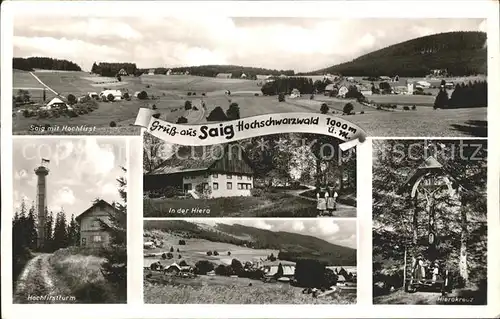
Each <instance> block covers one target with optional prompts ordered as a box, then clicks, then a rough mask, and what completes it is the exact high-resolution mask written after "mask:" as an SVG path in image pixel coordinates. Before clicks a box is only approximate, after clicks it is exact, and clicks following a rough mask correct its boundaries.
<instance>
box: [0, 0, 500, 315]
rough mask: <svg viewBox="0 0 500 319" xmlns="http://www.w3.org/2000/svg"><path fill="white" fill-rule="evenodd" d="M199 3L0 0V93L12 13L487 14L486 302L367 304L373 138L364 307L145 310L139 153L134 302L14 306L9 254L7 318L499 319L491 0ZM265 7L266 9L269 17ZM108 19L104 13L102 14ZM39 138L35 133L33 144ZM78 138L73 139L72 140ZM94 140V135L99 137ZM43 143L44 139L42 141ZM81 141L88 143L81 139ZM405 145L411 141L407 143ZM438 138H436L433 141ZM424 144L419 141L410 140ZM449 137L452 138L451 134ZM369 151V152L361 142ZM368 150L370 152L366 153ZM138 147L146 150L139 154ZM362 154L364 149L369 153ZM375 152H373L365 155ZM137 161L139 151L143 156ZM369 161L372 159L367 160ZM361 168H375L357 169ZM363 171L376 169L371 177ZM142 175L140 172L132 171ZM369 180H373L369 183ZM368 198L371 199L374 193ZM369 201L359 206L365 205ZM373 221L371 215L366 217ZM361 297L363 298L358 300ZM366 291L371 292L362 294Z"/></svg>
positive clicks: (364, 190) (132, 201)
mask: <svg viewBox="0 0 500 319" xmlns="http://www.w3.org/2000/svg"><path fill="white" fill-rule="evenodd" d="M424 3H425V2H422V1H386V2H385V3H384V2H383V1H330V2H326V1H325V2H324V1H295V2H283V1H272V2H271V1H270V2H265V3H264V2H261V1H246V2H236V1H231V2H228V1H218V2H209V1H197V2H178V1H176V2H174V1H168V2H151V1H147V2H146V1H140V2H139V1H138V2H134V1H129V2H127V1H125V2H120V3H119V5H117V2H116V1H87V2H83V1H82V2H76V1H69V2H61V1H48V2H47V1H33V2H23V1H9V2H7V1H6V2H4V3H2V17H1V30H2V39H1V41H2V42H1V50H2V51H1V52H2V54H1V58H2V68H1V70H2V74H1V84H2V91H3V92H10V90H11V87H12V32H13V24H12V21H13V19H12V18H13V14H14V13H15V12H22V13H23V15H29V14H37V15H54V16H55V15H71V14H77V15H80V16H81V15H89V16H91V15H94V16H95V15H96V12H98V13H100V15H101V16H103V15H105V16H114V17H118V16H135V15H137V14H138V13H139V12H141V14H148V15H149V16H165V15H170V16H175V15H184V14H186V13H187V12H189V14H190V15H193V16H196V15H199V16H202V15H203V16H206V15H207V14H211V15H212V16H214V17H215V16H222V14H223V15H224V16H233V17H237V16H245V17H248V16H253V17H265V16H267V17H278V16H280V17H281V16H287V17H293V16H301V17H332V18H334V17H343V18H349V17H352V18H354V17H358V18H362V17H366V18H368V17H370V18H375V17H380V18H390V17H393V18H452V17H454V18H487V19H488V74H489V75H488V82H489V85H490V94H489V105H490V107H489V109H488V118H489V120H490V122H491V123H492V125H489V128H488V134H489V137H490V138H489V143H488V144H489V152H488V153H489V155H488V161H489V163H490V165H489V167H488V195H489V196H488V233H489V234H488V279H489V280H488V281H489V284H488V306H470V307H468V306H423V305H418V306H412V305H401V306H397V305H390V306H381V305H377V306H373V305H371V293H368V292H369V291H371V287H372V284H371V271H370V272H369V273H366V271H367V270H368V269H371V147H370V148H368V145H370V146H371V139H370V138H368V139H367V141H366V142H365V143H364V144H363V145H361V146H358V147H359V150H358V168H359V169H361V170H358V185H357V189H358V212H357V217H358V229H359V230H360V232H359V233H358V257H359V258H358V261H357V268H358V276H359V277H360V282H359V286H358V298H357V300H358V305H345V306H343V305H314V306H310V305H286V306H283V305H144V304H143V303H142V300H143V299H142V274H143V272H142V269H141V268H142V261H140V262H139V260H142V246H141V242H142V175H139V176H137V175H133V174H130V173H131V172H135V171H136V170H138V169H139V170H142V156H141V158H139V159H137V160H129V167H128V172H129V174H128V177H129V202H128V208H129V209H128V210H129V212H130V213H129V214H128V215H129V221H128V225H129V229H128V234H129V236H128V244H129V246H128V247H129V255H128V261H129V266H128V269H129V276H128V279H129V282H128V292H129V296H128V299H129V300H128V305H92V306H89V305H50V306H48V305H12V289H11V288H12V283H11V277H12V274H11V265H6V264H10V258H9V257H7V258H3V262H4V264H3V266H4V267H2V279H3V280H2V283H3V285H2V297H3V298H2V310H3V311H2V317H5V318H11V317H20V318H29V317H31V315H32V314H34V313H36V314H37V317H39V318H41V317H48V318H58V317H67V316H68V315H70V316H71V317H72V318H85V317H94V318H100V317H102V318H145V317H151V318H194V317H198V318H221V317H227V318H228V317H233V318H250V317H254V318H272V317H274V318H324V317H330V318H331V317H345V318H347V317H358V318H359V317H376V316H378V317H386V318H389V317H407V318H409V317H420V318H424V317H443V318H444V317H454V318H465V317H469V318H473V317H475V318H477V317H494V316H497V315H499V314H500V306H499V305H498V304H495V301H497V300H500V280H499V279H500V276H499V273H498V269H500V259H499V256H500V254H498V247H496V246H497V245H498V244H497V243H498V242H500V232H499V231H498V230H499V225H500V218H499V216H498V215H499V191H500V189H499V185H498V184H499V180H500V176H499V166H500V165H499V164H500V150H499V146H498V144H499V143H496V141H494V140H493V138H498V137H500V134H499V129H498V128H497V127H496V126H495V125H494V124H495V123H494V122H493V120H494V119H498V115H500V114H499V113H500V110H499V108H498V107H497V104H498V102H499V99H498V97H499V94H498V92H497V91H496V90H493V89H492V88H498V87H499V84H500V83H499V64H498V62H499V60H498V53H499V51H500V47H499V32H498V22H499V10H498V9H499V7H498V2H496V1H494V0H489V1H484V0H479V1H477V0H476V1H432V2H429V3H425V4H424ZM264 8H265V11H264ZM102 13H104V14H102ZM11 103H12V102H11V100H10V97H9V95H8V94H4V95H2V96H1V105H2V106H3V107H2V108H1V112H2V119H3V121H2V126H1V142H2V143H1V145H2V154H1V155H2V168H1V171H2V184H3V189H2V195H3V196H2V197H3V201H2V212H3V214H2V222H3V223H2V224H3V229H2V253H3V255H4V256H11V252H12V248H11V238H12V237H11V236H12V231H11V227H8V226H9V225H10V223H11V217H12V214H11V213H12V200H13V199H12V189H10V187H11V185H12V172H11V168H12V121H11V120H10V119H11V116H12V115H11V110H10V105H11ZM38 137H40V136H37V138H38ZM72 137H73V138H76V136H72ZM93 137H97V136H93ZM43 138H46V137H43ZM82 138H83V137H82ZM123 138H127V139H128V140H129V143H128V145H129V146H130V148H129V150H130V151H133V152H141V151H142V138H141V137H125V136H124V137H123ZM406 138H407V139H408V138H409V137H406ZM429 138H432V137H429ZM412 139H422V138H419V137H417V138H412ZM446 139H448V138H446ZM365 145H366V146H365ZM365 147H366V148H365ZM137 149H140V150H141V151H138V150H137ZM362 149H365V150H364V151H363V150H362ZM368 154H370V155H368ZM138 155H139V154H138ZM368 162H369V163H368ZM360 163H364V164H366V165H369V166H366V167H365V166H364V165H362V166H363V167H360ZM367 167H369V168H370V175H368V170H367ZM135 174H136V173H135ZM368 176H370V177H368ZM368 194H370V195H368ZM361 198H363V201H359V199H361ZM368 216H369V217H368ZM360 292H363V295H361V294H360ZM365 294H366V295H365Z"/></svg>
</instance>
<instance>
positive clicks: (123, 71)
mask: <svg viewBox="0 0 500 319" xmlns="http://www.w3.org/2000/svg"><path fill="white" fill-rule="evenodd" d="M118 75H123V76H127V75H128V73H127V71H125V69H121V70H120V71H118Z"/></svg>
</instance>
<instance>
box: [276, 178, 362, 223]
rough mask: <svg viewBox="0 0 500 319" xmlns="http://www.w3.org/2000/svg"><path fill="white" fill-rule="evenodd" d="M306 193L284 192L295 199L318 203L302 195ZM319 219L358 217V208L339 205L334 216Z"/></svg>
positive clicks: (297, 191)
mask: <svg viewBox="0 0 500 319" xmlns="http://www.w3.org/2000/svg"><path fill="white" fill-rule="evenodd" d="M306 187H307V188H309V189H315V187H314V186H310V185H306ZM305 191H306V190H303V189H299V190H284V191H283V192H285V193H287V194H289V195H292V196H295V197H300V198H303V199H307V200H309V201H311V202H316V199H315V198H311V197H307V196H303V195H301V194H302V193H304V192H305ZM318 217H356V207H354V206H349V205H344V204H340V203H337V210H336V211H334V212H333V216H318Z"/></svg>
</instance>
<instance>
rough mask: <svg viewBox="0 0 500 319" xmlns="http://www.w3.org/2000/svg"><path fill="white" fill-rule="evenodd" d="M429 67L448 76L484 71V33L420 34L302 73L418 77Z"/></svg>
mask: <svg viewBox="0 0 500 319" xmlns="http://www.w3.org/2000/svg"><path fill="white" fill-rule="evenodd" d="M433 69H446V70H447V72H448V75H450V76H468V75H476V74H487V49H486V33H484V32H472V31H469V32H465V31H461V32H447V33H439V34H434V35H429V36H424V37H420V38H416V39H412V40H409V41H405V42H402V43H398V44H395V45H391V46H389V47H386V48H384V49H381V50H377V51H375V52H371V53H368V54H365V55H362V56H360V57H359V58H356V59H354V60H352V61H349V62H345V63H341V64H337V65H334V66H331V67H328V68H325V69H321V70H317V71H313V72H309V73H306V74H307V75H312V74H325V73H332V74H342V75H345V76H374V77H376V76H384V75H385V76H395V75H399V76H404V77H422V76H426V75H428V74H429V73H430V72H431V70H433Z"/></svg>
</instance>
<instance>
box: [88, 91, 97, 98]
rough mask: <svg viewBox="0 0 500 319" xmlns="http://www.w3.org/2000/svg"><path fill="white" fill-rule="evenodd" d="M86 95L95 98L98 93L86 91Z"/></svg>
mask: <svg viewBox="0 0 500 319" xmlns="http://www.w3.org/2000/svg"><path fill="white" fill-rule="evenodd" d="M88 96H89V97H90V98H91V99H97V98H98V97H99V94H97V92H88Z"/></svg>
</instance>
